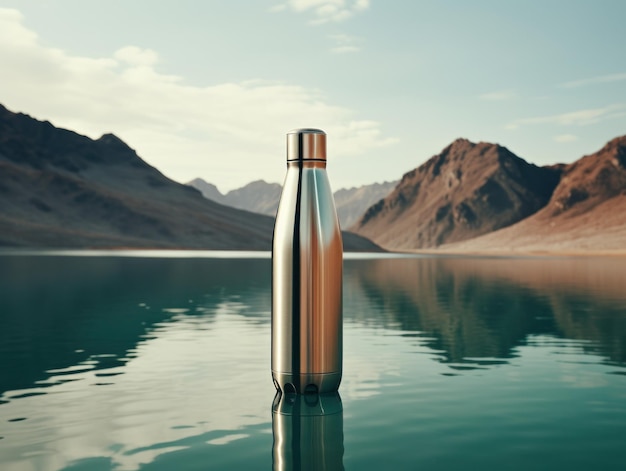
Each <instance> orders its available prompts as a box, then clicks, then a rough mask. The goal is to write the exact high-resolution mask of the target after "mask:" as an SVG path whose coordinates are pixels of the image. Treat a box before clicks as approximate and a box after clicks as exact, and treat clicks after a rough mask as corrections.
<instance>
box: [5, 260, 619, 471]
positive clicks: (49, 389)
mask: <svg viewBox="0 0 626 471" xmlns="http://www.w3.org/2000/svg"><path fill="white" fill-rule="evenodd" d="M344 266H345V269H344V273H345V277H344V315H345V326H346V329H345V332H346V343H345V345H346V347H345V351H344V353H345V364H344V366H345V368H344V371H345V375H344V382H343V384H342V387H341V391H342V395H343V398H344V401H345V404H346V410H347V411H348V410H349V411H350V414H349V420H348V418H347V419H346V421H345V423H344V422H343V413H342V412H341V399H339V398H338V396H337V398H336V400H334V403H333V401H332V400H331V401H330V402H329V403H328V404H326V403H325V402H324V401H322V402H319V403H317V405H315V406H312V405H308V404H306V403H304V404H302V403H300V402H294V403H291V404H290V403H287V402H284V401H283V402H281V400H278V401H277V402H276V403H275V404H274V407H273V410H272V413H271V414H270V410H269V408H268V402H269V400H270V398H271V397H272V395H273V393H274V388H273V385H272V382H271V375H270V368H269V366H270V364H269V361H270V360H269V353H270V342H269V339H270V324H269V322H270V312H269V310H270V282H271V280H270V261H269V259H190V258H185V259H172V258H169V259H149V258H136V259H134V258H116V257H93V258H89V257H35V256H22V257H3V256H0V468H2V469H41V470H45V471H48V470H49V471H52V470H58V469H68V470H72V469H125V470H135V469H154V470H165V469H207V468H212V469H234V470H236V469H256V468H258V469H267V468H268V467H269V466H270V460H272V456H271V455H270V453H269V449H270V447H272V432H273V437H274V445H273V462H274V466H275V467H276V468H277V469H284V468H285V467H296V466H300V467H301V468H303V469H306V468H304V467H305V466H309V465H311V464H314V463H321V464H320V466H327V468H326V469H343V468H342V466H343V464H342V463H343V462H345V463H346V467H349V468H354V469H384V468H385V466H386V465H388V464H389V463H388V460H386V459H385V457H388V456H393V457H394V458H397V459H398V460H399V461H400V462H402V463H405V464H407V465H406V466H405V467H407V468H409V467H414V466H412V465H413V464H415V460H414V458H415V457H418V458H419V457H420V456H422V457H423V456H427V455H428V454H429V453H432V457H433V458H432V459H426V460H425V461H423V462H422V464H423V465H424V466H423V467H426V466H427V465H432V463H437V462H438V461H437V460H441V459H445V458H446V457H447V456H452V457H459V459H465V458H466V457H467V456H472V453H474V452H475V456H474V458H475V461H477V460H478V458H477V457H478V456H479V455H480V456H492V453H491V452H492V451H493V450H494V449H496V448H497V449H498V450H500V451H501V452H502V453H504V454H506V453H507V452H506V450H507V448H506V446H508V447H509V448H508V450H509V451H510V450H515V452H516V451H518V450H519V449H521V448H518V443H522V446H523V447H526V448H524V449H526V450H536V449H539V448H540V447H541V446H545V447H552V446H554V443H555V440H556V442H558V440H559V437H561V438H562V440H561V443H562V445H563V448H562V449H563V450H567V453H570V451H571V450H570V448H571V440H570V439H569V438H568V437H565V436H563V435H562V434H561V432H562V430H561V426H560V425H559V424H561V423H563V420H564V419H568V418H569V417H570V416H571V415H572V414H571V411H577V413H579V414H581V415H580V420H579V421H578V422H577V424H578V428H576V427H575V425H576V424H573V425H572V423H571V422H568V424H569V425H568V430H569V431H575V432H576V433H579V434H580V437H582V438H581V442H580V443H583V444H587V440H588V439H590V438H589V437H591V436H597V437H601V438H599V439H598V441H597V442H594V443H595V445H594V446H595V447H596V448H597V449H598V450H605V449H606V447H609V448H611V450H621V448H620V446H617V445H614V444H615V443H617V442H619V440H620V439H621V437H623V424H624V423H626V421H624V408H623V404H624V399H625V398H624V394H623V391H624V389H623V384H622V383H621V382H620V381H623V377H622V376H620V375H623V374H624V368H622V367H623V366H624V365H625V364H626V347H625V346H626V339H625V338H624V337H625V335H626V292H624V290H623V286H624V285H625V283H626V264H623V263H622V262H621V261H619V260H617V261H613V260H608V259H601V260H593V259H563V260H527V259H515V260H506V259H469V258H468V259H458V258H457V259H440V258H439V259H434V258H407V259H400V258H398V259H371V260H347V261H346V262H345V265H344ZM600 362H604V363H606V364H610V365H611V366H610V367H606V365H600V364H599V363H600ZM509 363H510V364H512V365H513V366H514V367H513V366H510V365H508V364H509ZM494 364H498V365H506V366H505V367H503V368H493V367H492V366H493V365H494ZM613 365H615V366H618V368H613ZM468 368H482V369H484V370H479V371H471V372H467V373H463V374H460V373H461V372H460V371H459V370H461V369H468ZM606 373H615V374H611V375H609V374H606ZM449 375H454V377H449ZM381 393H383V394H384V396H382V395H381ZM382 397H384V398H385V400H384V401H383V400H379V399H381V398H382ZM333 404H334V405H333ZM309 407H313V413H311V415H306V414H303V411H304V412H306V411H307V410H309V409H307V408H309ZM315 407H318V409H315ZM316 410H317V412H315V411H316ZM322 410H323V412H324V414H321V415H319V414H318V412H320V411H322ZM332 411H335V412H336V413H331V412H332ZM309 412H310V411H309ZM316 414H318V415H316ZM347 417H348V416H347ZM504 418H506V420H505V419H504ZM568 420H569V419H568ZM477 424H479V425H477ZM485 424H488V426H487V425H485ZM515 424H517V425H515ZM344 427H345V437H346V441H345V443H346V452H345V454H344V450H343V443H344V441H343V432H344ZM512 427H513V428H512ZM515 427H518V428H517V429H515ZM511 430H513V431H515V430H516V433H513V434H511ZM538 430H540V431H542V433H543V431H546V430H548V431H549V434H548V435H541V434H539V433H537V431H538ZM607 430H612V432H610V433H608V432H606V431H607ZM460 431H461V432H460ZM507 433H508V434H509V441H506V440H505V443H504V444H503V443H500V445H498V446H497V447H493V446H492V443H493V442H494V440H496V441H497V440H498V439H502V437H506V436H507ZM572 433H573V432H572ZM455 437H458V439H457V438H455ZM546 437H547V438H546ZM455 440H456V441H455ZM471 440H473V442H472V441H471ZM415 443H421V444H423V445H424V446H422V447H421V448H420V450H417V449H416V447H414V444H415ZM442 443H449V444H453V445H455V446H456V447H457V449H459V450H463V451H462V452H458V453H452V454H450V453H448V451H447V450H446V449H443V448H442V445H441V444H442ZM607 443H608V445H607ZM619 443H620V445H621V442H619ZM429 444H430V445H429ZM477 444H479V445H480V444H483V445H484V447H483V448H482V449H481V448H480V447H479V446H476V445H477ZM503 445H506V446H503ZM538 447H539V448H538ZM576 449H577V450H578V449H580V450H581V453H582V452H583V451H584V450H585V448H584V447H576ZM314 450H321V451H318V452H317V453H312V451H314ZM543 452H544V453H550V450H549V449H547V448H546V449H544V451H543ZM420 453H421V455H420ZM567 453H565V452H563V453H558V454H555V455H554V456H559V457H563V456H570V455H568V454H567ZM615 454H617V451H616V452H615ZM514 455H515V453H514V452H513V451H511V452H510V454H508V455H507V460H504V459H503V461H502V462H505V461H506V462H510V458H511V457H512V456H514ZM377 456H382V458H380V459H378V460H377V459H376V457H377ZM571 456H573V455H571ZM585 456H592V455H591V454H587V455H585ZM593 456H594V458H593V459H594V460H595V459H598V457H602V455H601V454H598V453H596V454H595V455H593ZM316 457H317V458H320V459H321V461H319V460H318V461H315V460H316V459H317V458H316ZM322 458H323V459H322ZM435 458H436V459H435ZM579 458H580V457H578V458H576V459H574V458H572V459H571V460H570V461H572V462H578V460H579ZM611 459H612V458H611ZM403 460H404V461H403ZM478 461H480V460H478ZM456 464H458V463H456ZM400 467H402V466H400ZM477 467H480V466H477ZM528 467H530V466H528ZM313 469H314V468H313ZM442 469H443V468H442ZM450 469H458V466H452V467H451V468H450ZM520 469H524V468H523V467H520Z"/></svg>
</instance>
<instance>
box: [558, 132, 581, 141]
mask: <svg viewBox="0 0 626 471" xmlns="http://www.w3.org/2000/svg"><path fill="white" fill-rule="evenodd" d="M577 140H578V136H574V135H573V134H559V135H558V136H554V141H555V142H574V141H577Z"/></svg>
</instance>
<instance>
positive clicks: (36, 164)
mask: <svg viewBox="0 0 626 471" xmlns="http://www.w3.org/2000/svg"><path fill="white" fill-rule="evenodd" d="M273 224H274V221H273V218H271V217H268V216H264V215H261V214H256V213H252V212H248V211H243V210H240V209H235V208H232V207H229V206H224V205H221V204H218V203H215V202H213V201H210V200H208V199H206V198H204V197H203V196H202V195H201V194H200V192H198V191H197V190H195V189H194V188H191V187H189V186H187V185H182V184H180V183H176V182H174V181H172V180H170V179H168V178H166V177H165V176H164V175H163V174H161V173H160V172H159V171H158V170H157V169H155V168H153V167H151V166H150V165H148V164H147V163H146V162H144V161H143V160H142V159H141V158H139V156H137V154H136V153H135V151H134V150H132V149H131V148H130V147H128V146H127V145H126V144H125V143H124V142H122V141H121V140H120V139H119V138H117V137H116V136H114V135H112V134H105V135H103V136H102V137H101V138H100V139H97V140H95V141H94V140H92V139H89V138H88V137H85V136H81V135H79V134H76V133H74V132H72V131H68V130H64V129H58V128H56V127H54V126H53V125H52V124H50V123H49V122H47V121H45V122H41V121H37V120H35V119H33V118H31V117H30V116H27V115H25V114H21V113H17V114H16V113H13V112H11V111H9V110H7V109H6V108H5V107H3V106H2V105H0V246H5V247H6V246H9V247H71V248H86V247H140V248H194V249H224V250H229V249H233V250H234V249H241V250H269V249H270V248H271V239H272V230H273ZM344 246H345V248H346V250H366V251H376V250H380V249H379V248H378V247H377V246H376V245H374V244H372V243H371V242H370V241H368V240H367V239H364V238H362V237H359V236H356V235H354V234H348V233H345V234H344Z"/></svg>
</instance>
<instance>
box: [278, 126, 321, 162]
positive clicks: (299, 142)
mask: <svg viewBox="0 0 626 471" xmlns="http://www.w3.org/2000/svg"><path fill="white" fill-rule="evenodd" d="M290 160H326V133H325V132H324V131H320V130H319V129H294V130H292V131H289V132H288V133H287V161H290Z"/></svg>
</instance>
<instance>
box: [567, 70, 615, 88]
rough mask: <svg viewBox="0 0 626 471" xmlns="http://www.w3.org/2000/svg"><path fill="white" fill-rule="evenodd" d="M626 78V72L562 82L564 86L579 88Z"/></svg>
mask: <svg viewBox="0 0 626 471" xmlns="http://www.w3.org/2000/svg"><path fill="white" fill-rule="evenodd" d="M622 80H626V73H619V74H609V75H599V76H597V77H591V78H587V79H582V80H573V81H571V82H565V83H563V84H561V86H562V87H564V88H578V87H584V86H586V85H595V84H600V83H610V82H620V81H622Z"/></svg>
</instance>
